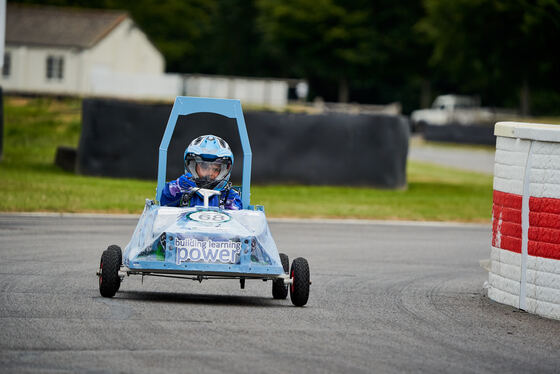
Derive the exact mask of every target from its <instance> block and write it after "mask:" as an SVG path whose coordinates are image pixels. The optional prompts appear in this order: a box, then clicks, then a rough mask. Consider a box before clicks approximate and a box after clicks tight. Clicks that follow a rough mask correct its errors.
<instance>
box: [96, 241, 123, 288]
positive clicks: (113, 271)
mask: <svg viewBox="0 0 560 374" xmlns="http://www.w3.org/2000/svg"><path fill="white" fill-rule="evenodd" d="M121 256H122V255H121V249H120V248H119V247H118V246H116V245H112V246H109V248H107V249H106V250H105V251H104V252H103V254H102V255H101V262H100V263H99V273H98V274H99V292H100V293H101V296H103V297H113V296H115V294H116V293H117V291H118V290H119V287H120V285H121V278H120V277H119V269H120V267H121V261H122V257H121Z"/></svg>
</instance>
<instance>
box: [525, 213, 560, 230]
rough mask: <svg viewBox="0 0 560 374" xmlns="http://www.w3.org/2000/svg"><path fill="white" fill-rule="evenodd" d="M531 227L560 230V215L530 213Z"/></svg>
mask: <svg viewBox="0 0 560 374" xmlns="http://www.w3.org/2000/svg"><path fill="white" fill-rule="evenodd" d="M529 225H530V226H538V227H550V228H552V229H560V214H554V213H540V212H529Z"/></svg>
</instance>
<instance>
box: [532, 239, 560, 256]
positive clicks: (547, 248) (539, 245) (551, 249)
mask: <svg viewBox="0 0 560 374" xmlns="http://www.w3.org/2000/svg"><path fill="white" fill-rule="evenodd" d="M527 253H528V254H529V255H531V256H536V257H544V258H550V259H552V260H560V244H552V243H545V242H535V241H532V240H529V243H527Z"/></svg>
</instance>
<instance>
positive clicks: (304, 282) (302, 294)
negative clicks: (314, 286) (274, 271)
mask: <svg viewBox="0 0 560 374" xmlns="http://www.w3.org/2000/svg"><path fill="white" fill-rule="evenodd" d="M290 278H292V285H291V286H290V299H292V304H294V305H295V306H304V305H305V304H307V300H308V299H309V285H310V284H311V282H310V279H309V264H308V263H307V260H306V259H305V258H303V257H298V258H296V259H295V260H294V261H293V262H292V268H291V270H290Z"/></svg>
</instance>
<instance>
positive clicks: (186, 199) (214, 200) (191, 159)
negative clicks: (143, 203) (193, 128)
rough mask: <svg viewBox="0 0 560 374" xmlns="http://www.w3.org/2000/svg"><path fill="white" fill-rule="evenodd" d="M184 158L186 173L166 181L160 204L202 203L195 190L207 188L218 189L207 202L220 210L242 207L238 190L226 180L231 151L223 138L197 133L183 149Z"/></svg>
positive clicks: (191, 204)
mask: <svg viewBox="0 0 560 374" xmlns="http://www.w3.org/2000/svg"><path fill="white" fill-rule="evenodd" d="M184 160H185V174H183V175H181V176H180V177H179V178H177V179H176V180H173V181H171V182H167V183H166V184H165V187H164V188H163V193H162V194H161V201H160V203H161V205H165V206H189V207H192V206H197V205H203V204H204V199H203V198H202V197H201V196H200V195H199V194H197V193H196V191H198V190H199V189H201V188H206V189H213V190H216V191H220V195H215V196H212V197H211V198H210V200H209V202H208V205H210V206H219V207H220V208H222V209H235V210H237V209H242V204H241V198H240V197H239V193H238V192H237V191H236V190H234V189H233V188H231V183H229V177H230V175H231V169H232V166H233V153H232V152H231V148H230V147H229V145H228V144H227V143H226V142H225V141H224V140H223V139H222V138H220V137H218V136H215V135H203V136H199V137H198V138H196V139H194V140H193V141H192V142H191V143H190V144H189V146H188V147H187V149H186V150H185V155H184Z"/></svg>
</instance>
